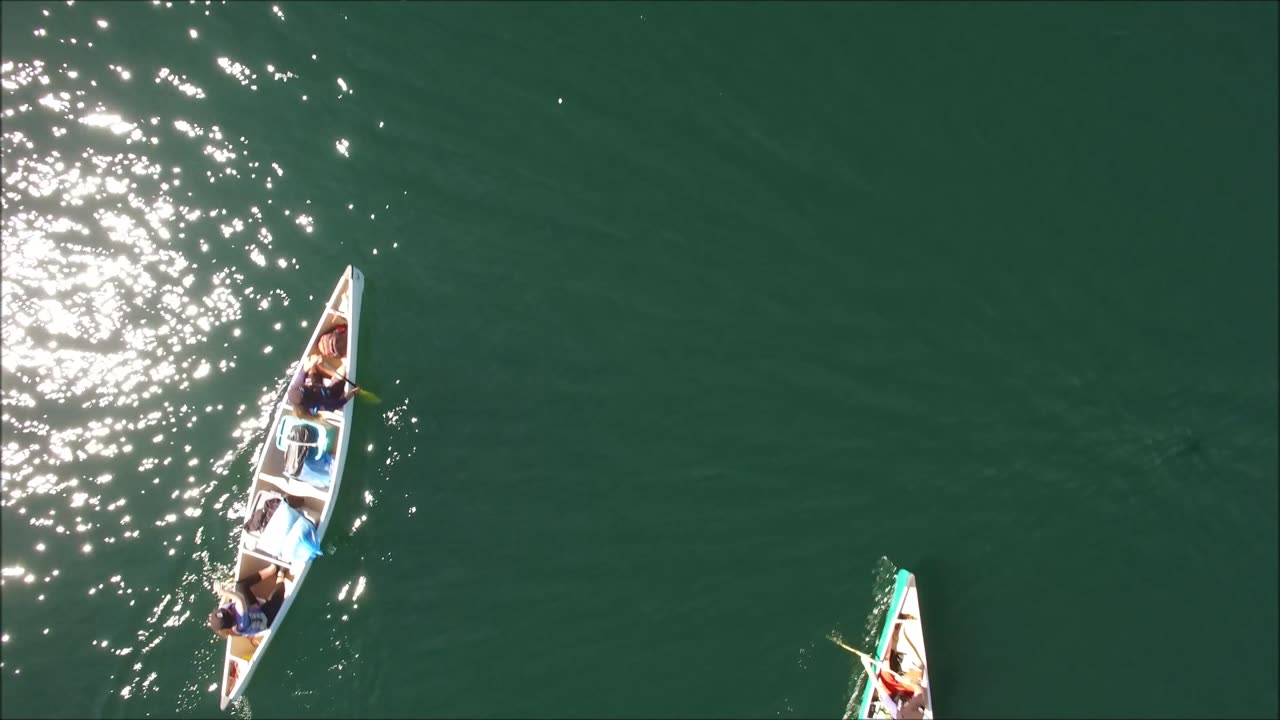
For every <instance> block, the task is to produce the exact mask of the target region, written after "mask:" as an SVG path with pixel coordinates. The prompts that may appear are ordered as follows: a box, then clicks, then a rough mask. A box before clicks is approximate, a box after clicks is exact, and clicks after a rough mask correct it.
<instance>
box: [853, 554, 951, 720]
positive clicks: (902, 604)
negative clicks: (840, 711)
mask: <svg viewBox="0 0 1280 720" xmlns="http://www.w3.org/2000/svg"><path fill="white" fill-rule="evenodd" d="M899 654H900V655H899ZM875 657H876V660H877V661H878V662H880V663H883V664H885V665H886V666H888V667H889V668H890V669H892V670H893V671H895V672H903V673H911V671H912V670H913V669H918V671H919V674H920V679H919V684H920V685H921V687H923V689H924V698H923V706H919V703H918V702H917V707H914V708H913V709H911V710H908V709H907V708H906V705H909V704H910V703H904V708H903V713H902V715H903V716H904V717H907V716H911V715H914V716H916V717H922V718H924V720H931V719H932V718H933V690H932V687H931V685H930V683H929V661H928V655H927V654H926V651H925V643H924V619H923V617H922V615H921V612H920V597H919V593H918V592H917V590H916V578H915V575H912V574H911V573H910V572H909V571H907V570H899V571H898V575H897V577H896V578H895V582H894V588H893V597H892V599H891V600H890V601H889V608H888V612H887V613H886V615H885V623H884V627H883V629H882V630H881V632H880V640H879V642H878V643H877V644H876V651H875ZM891 704H894V703H893V701H892V700H891V699H886V698H884V697H883V694H882V693H881V691H880V689H879V688H878V687H877V685H876V683H875V682H873V681H872V678H867V682H866V686H865V687H864V688H863V690H862V694H861V695H860V696H859V698H858V702H857V704H856V705H854V704H852V703H851V704H850V707H849V709H848V711H846V713H845V715H844V717H845V720H848V719H849V718H854V717H856V718H888V717H891V715H890V711H889V706H890V705H891Z"/></svg>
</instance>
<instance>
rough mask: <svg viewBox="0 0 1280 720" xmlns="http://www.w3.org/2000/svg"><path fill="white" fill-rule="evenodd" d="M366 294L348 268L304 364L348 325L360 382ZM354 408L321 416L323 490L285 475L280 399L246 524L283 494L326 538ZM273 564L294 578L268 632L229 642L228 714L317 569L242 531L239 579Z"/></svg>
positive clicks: (350, 373) (351, 360)
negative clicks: (266, 497) (264, 499)
mask: <svg viewBox="0 0 1280 720" xmlns="http://www.w3.org/2000/svg"><path fill="white" fill-rule="evenodd" d="M363 291H364V275H363V274H362V273H361V272H360V271H359V270H357V269H356V268H354V267H351V266H348V267H347V269H346V271H345V272H343V274H342V279H341V280H339V281H338V286H337V287H336V288H334V290H333V294H332V295H331V296H330V297H329V301H328V302H327V303H326V304H325V306H324V310H323V312H322V313H321V315H320V320H319V322H318V323H316V327H315V331H314V332H313V333H312V334H311V339H310V340H309V341H308V342H307V345H306V347H305V348H304V351H303V353H302V355H301V357H300V359H299V362H305V360H306V359H307V356H308V355H310V354H311V353H312V352H314V351H315V348H316V341H317V339H318V338H319V337H320V336H321V335H322V334H323V333H325V332H327V331H329V330H330V329H332V328H333V327H335V326H336V325H341V324H344V323H345V324H346V325H347V357H346V361H345V364H346V372H345V373H344V375H345V376H346V377H348V378H351V379H353V380H357V379H358V376H357V375H356V347H357V346H358V341H359V338H360V297H361V294H362V293H363ZM295 369H296V366H290V368H289V377H290V378H292V377H293V373H294V370H295ZM354 405H355V403H354V402H348V403H347V404H346V405H344V406H343V407H342V409H341V410H340V411H338V412H321V413H320V422H321V424H322V425H323V427H324V430H325V434H326V438H325V441H326V443H327V446H328V447H329V448H332V455H333V457H332V460H331V462H330V463H329V473H330V478H331V480H330V482H329V485H328V487H327V488H323V489H322V488H317V487H316V486H315V485H313V484H309V483H307V482H303V481H302V480H299V479H293V478H286V477H284V476H283V470H284V455H285V453H284V450H283V449H281V448H280V446H279V445H278V442H279V441H278V436H279V433H280V429H281V425H282V423H285V422H286V421H287V420H288V419H289V418H292V417H293V412H292V407H291V406H290V405H289V403H288V401H287V399H286V397H285V396H283V395H282V396H281V397H280V399H279V400H277V402H276V408H275V412H274V413H272V419H271V424H270V425H269V426H268V428H267V437H266V439H265V440H264V441H263V444H262V448H261V449H259V451H258V461H257V466H256V467H255V468H254V470H253V482H252V483H251V484H250V486H249V503H248V506H247V507H246V509H245V517H244V518H243V519H242V520H241V522H242V523H243V522H244V520H247V519H248V516H249V514H250V513H252V512H253V510H254V508H255V505H256V503H255V500H257V499H258V498H259V497H260V495H259V493H260V492H277V493H283V494H286V495H292V496H295V497H299V498H302V499H303V503H302V505H301V507H299V508H298V510H300V511H301V512H302V514H303V515H304V516H305V517H306V518H307V519H309V520H311V521H312V522H313V523H315V526H316V538H317V540H320V539H323V538H324V531H325V529H326V528H328V526H329V519H330V518H332V517H333V507H334V504H335V503H334V500H336V499H337V497H338V489H339V487H340V486H341V484H342V470H343V466H344V465H345V461H346V457H347V446H348V445H349V444H350V442H351V415H352V411H353V408H354ZM272 564H280V565H289V573H288V574H287V575H286V576H285V581H284V586H285V596H284V602H283V603H282V604H281V606H280V609H279V611H278V612H277V613H276V616H275V619H274V620H273V621H272V622H271V626H270V628H268V629H267V630H266V631H265V632H263V633H261V634H259V635H256V636H254V637H251V638H246V637H240V636H232V637H229V638H227V639H226V641H225V643H226V652H225V654H224V658H223V661H222V692H221V694H220V695H219V697H220V698H221V701H222V709H223V710H226V709H227V706H228V705H230V704H231V703H232V702H234V701H235V700H236V699H237V698H239V697H240V696H241V695H243V694H244V691H245V688H247V687H248V686H249V680H251V679H252V678H253V673H254V671H255V670H257V669H258V666H259V665H261V664H262V658H263V656H264V655H265V654H266V651H267V647H268V646H269V645H270V644H271V639H272V638H273V637H275V634H276V632H277V631H279V630H280V626H281V624H282V623H283V621H284V618H285V615H286V614H287V613H288V612H289V608H290V607H292V606H293V601H294V599H296V598H297V597H298V591H299V590H300V589H302V583H303V581H304V580H306V579H307V572H309V571H310V570H311V564H312V561H311V560H307V561H305V562H302V563H297V564H292V565H290V564H289V563H288V561H287V560H281V559H280V558H276V557H274V556H271V555H269V554H267V553H265V552H263V551H260V550H258V549H257V547H256V542H255V539H254V537H253V535H252V534H251V533H249V532H246V531H244V530H243V529H241V531H240V541H239V543H238V546H237V558H236V571H235V575H234V577H236V578H241V577H245V576H246V575H248V574H250V573H256V572H258V571H260V570H262V569H264V568H266V567H268V566H270V565H272ZM274 589H275V583H274V581H270V582H264V583H260V584H259V585H258V586H255V587H254V588H253V592H254V594H255V595H257V596H258V598H259V599H262V600H265V599H266V598H268V597H270V595H271V593H272V591H273V590H274Z"/></svg>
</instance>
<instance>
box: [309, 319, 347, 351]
mask: <svg viewBox="0 0 1280 720" xmlns="http://www.w3.org/2000/svg"><path fill="white" fill-rule="evenodd" d="M316 349H317V350H318V351H319V352H320V355H321V356H323V357H327V358H340V357H346V356H347V326H346V325H339V326H337V327H335V328H334V329H332V330H330V331H329V332H327V333H325V334H323V335H321V336H320V339H319V340H318V341H317V342H316Z"/></svg>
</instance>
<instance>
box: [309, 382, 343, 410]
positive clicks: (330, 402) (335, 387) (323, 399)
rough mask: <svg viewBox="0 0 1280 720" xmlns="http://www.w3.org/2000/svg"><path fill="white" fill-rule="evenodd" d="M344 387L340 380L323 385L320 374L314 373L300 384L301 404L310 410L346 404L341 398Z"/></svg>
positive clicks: (327, 408)
mask: <svg viewBox="0 0 1280 720" xmlns="http://www.w3.org/2000/svg"><path fill="white" fill-rule="evenodd" d="M345 387H346V383H344V382H342V381H337V382H335V383H333V384H332V385H325V384H324V381H323V380H321V379H320V374H319V373H315V374H313V375H312V376H311V377H309V378H307V380H306V382H305V383H304V384H303V386H302V406H303V407H305V408H310V409H312V410H337V409H338V408H340V407H342V406H343V405H345V404H346V402H345V401H344V400H343V399H342V396H343V390H344V388H345Z"/></svg>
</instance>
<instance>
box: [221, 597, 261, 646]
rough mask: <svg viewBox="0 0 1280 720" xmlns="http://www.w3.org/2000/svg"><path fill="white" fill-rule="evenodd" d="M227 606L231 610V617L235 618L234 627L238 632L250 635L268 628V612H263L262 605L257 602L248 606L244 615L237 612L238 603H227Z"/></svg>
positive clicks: (246, 635)
mask: <svg viewBox="0 0 1280 720" xmlns="http://www.w3.org/2000/svg"><path fill="white" fill-rule="evenodd" d="M225 608H226V609H227V610H229V611H230V612H231V617H232V618H233V619H234V620H235V625H234V626H233V627H234V628H235V631H236V633H237V634H240V635H243V636H245V637H249V636H252V635H257V634H259V633H261V632H262V631H264V630H266V629H267V625H268V622H267V614H266V613H264V612H262V607H261V606H260V605H258V604H257V603H254V604H252V605H250V606H249V607H248V608H246V609H245V613H244V615H241V614H239V613H237V612H236V604H235V603H233V602H231V603H227V604H226V606H225Z"/></svg>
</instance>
